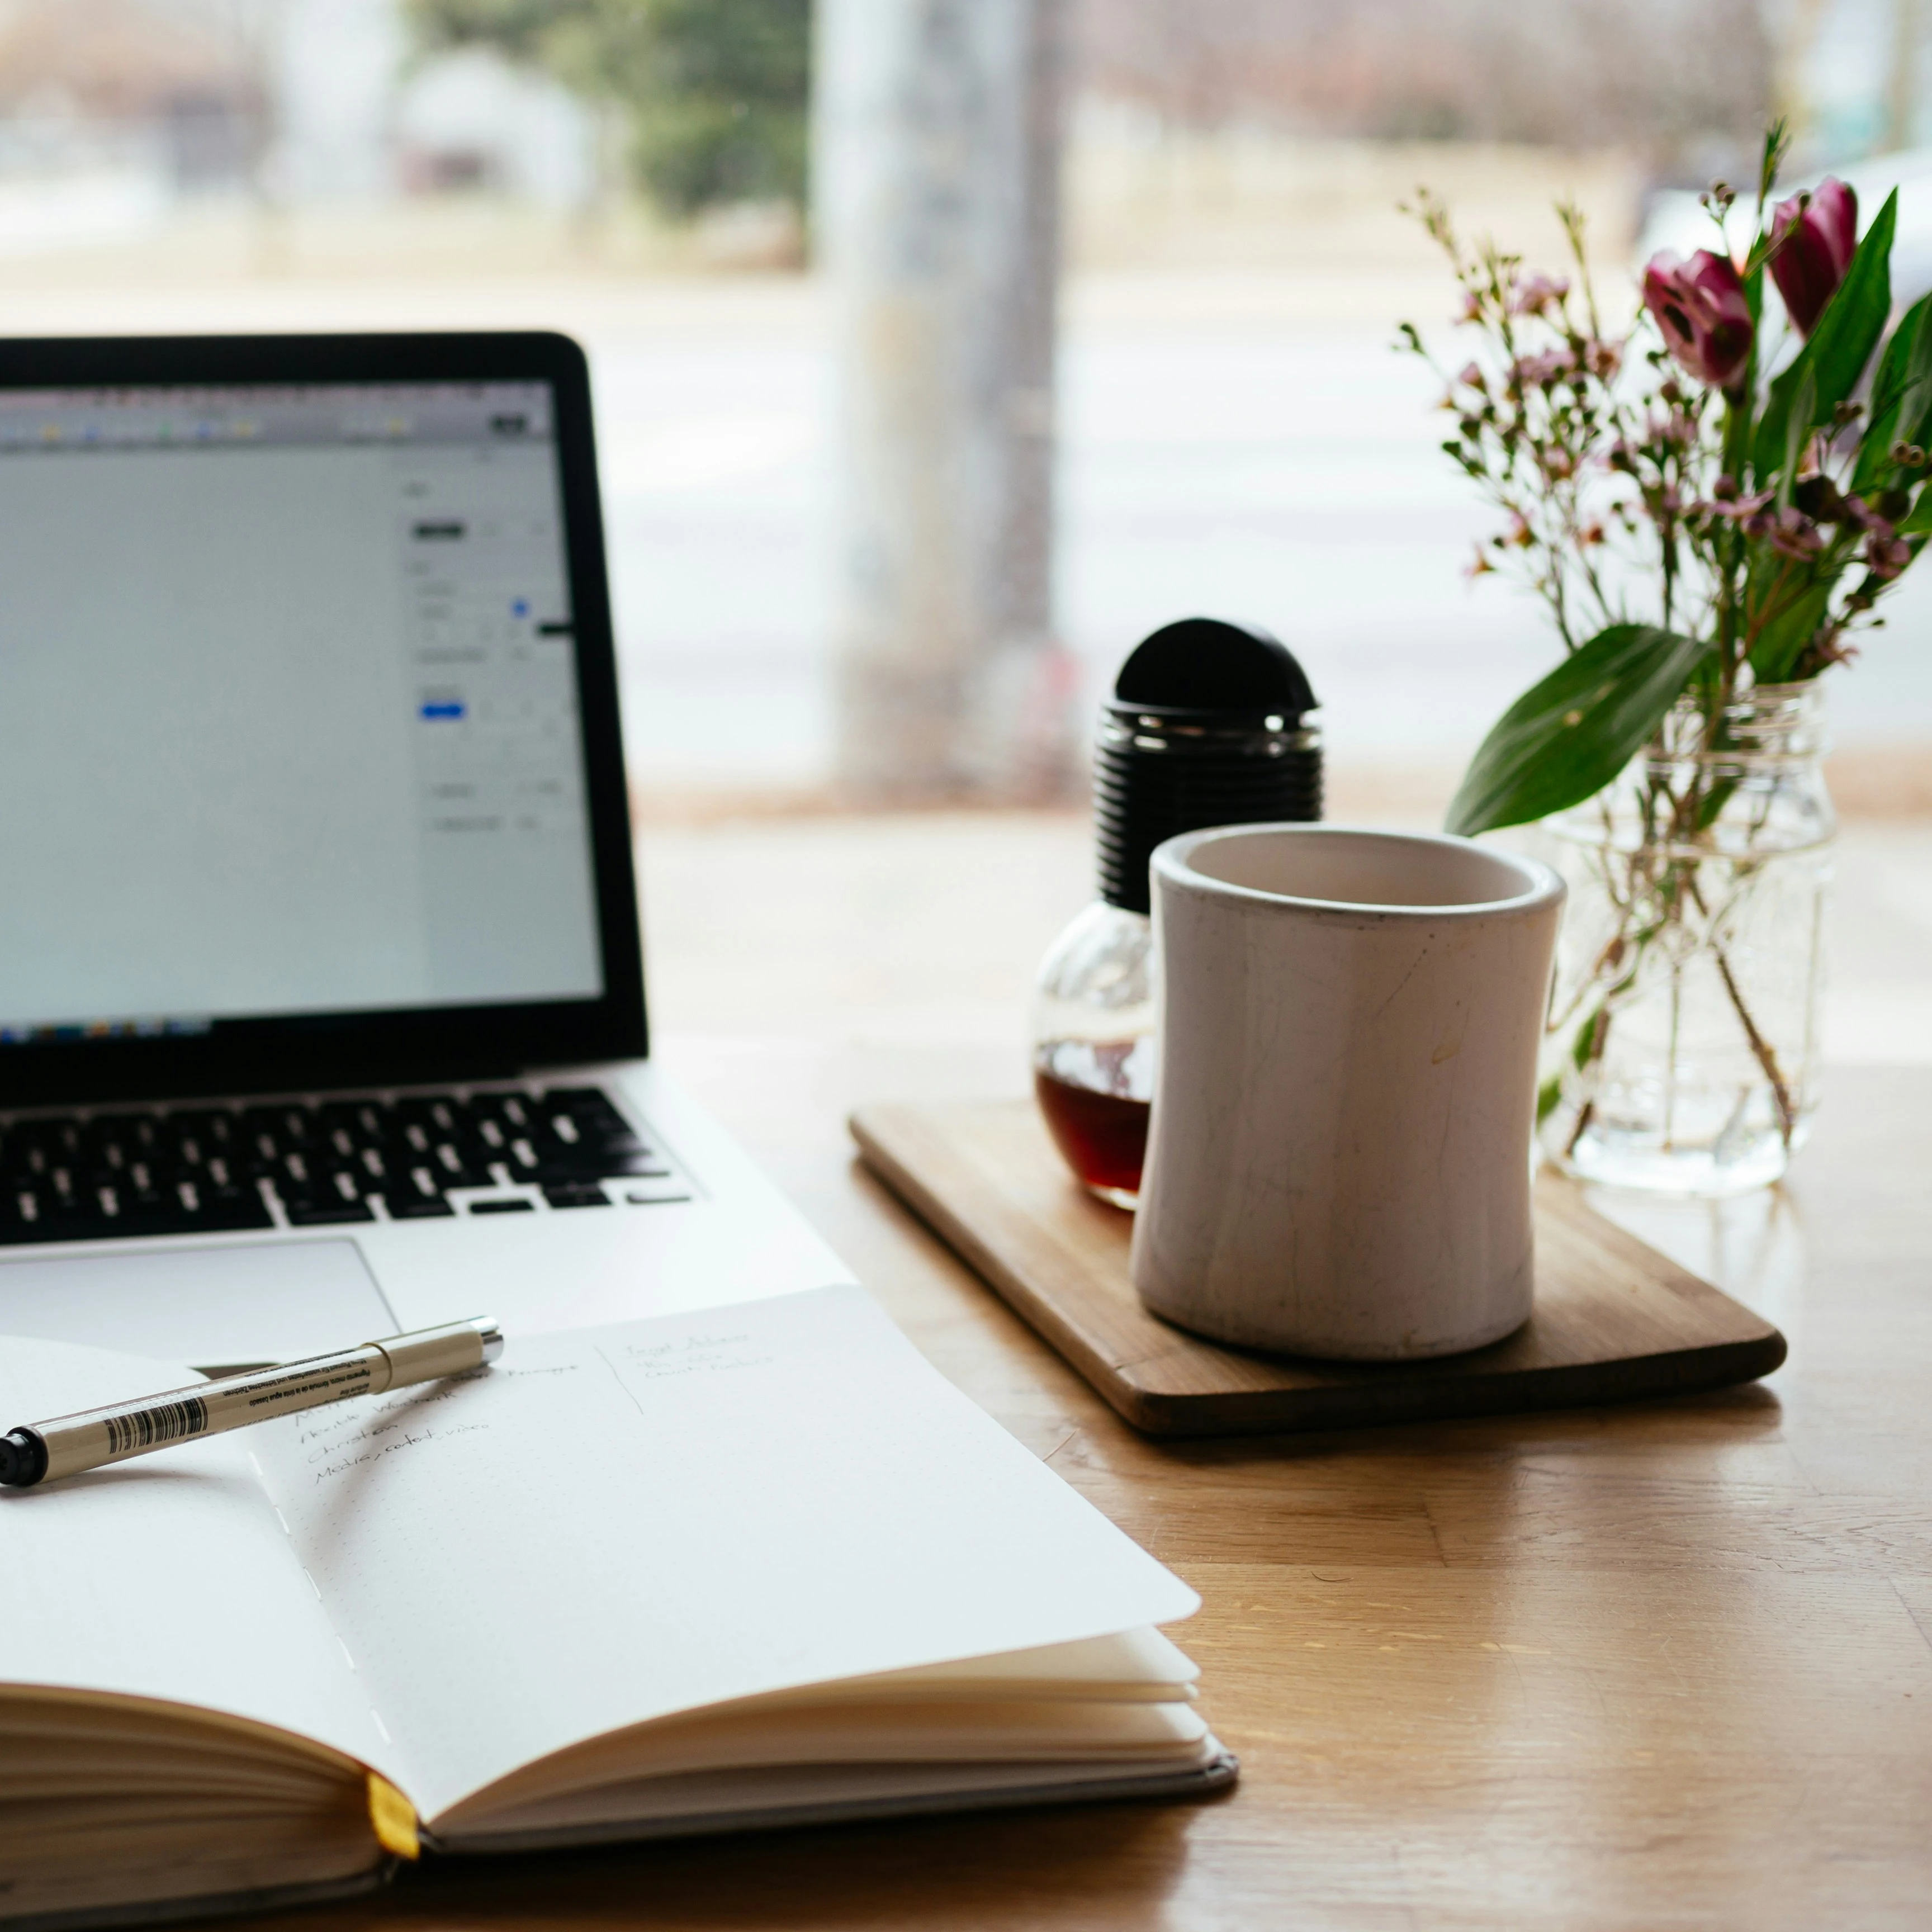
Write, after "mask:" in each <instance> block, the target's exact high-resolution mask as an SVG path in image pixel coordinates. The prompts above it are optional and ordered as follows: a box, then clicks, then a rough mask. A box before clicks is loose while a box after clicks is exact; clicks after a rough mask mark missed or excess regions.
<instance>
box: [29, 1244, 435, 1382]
mask: <svg viewBox="0 0 1932 1932" xmlns="http://www.w3.org/2000/svg"><path fill="white" fill-rule="evenodd" d="M395 1332H396V1319H395V1316H393V1315H392V1314H391V1313H390V1312H389V1304H388V1303H387V1302H386V1301H384V1300H383V1296H382V1292H381V1291H380V1289H378V1288H377V1286H376V1281H375V1277H374V1276H373V1275H371V1274H370V1272H369V1269H368V1264H367V1263H366V1262H364V1260H363V1259H362V1250H360V1249H359V1248H358V1247H356V1244H355V1243H354V1242H353V1241H286V1242H284V1241H277V1242H268V1241H264V1242H260V1243H256V1244H250V1243H243V1244H242V1245H240V1246H239V1247H219V1248H191V1247H169V1248H165V1249H162V1250H158V1251H157V1252H155V1253H150V1254H131V1255H130V1254H121V1255H77V1256H64V1257H62V1259H58V1260H55V1259H46V1260H44V1261H42V1260H33V1261H9V1262H0V1335H37V1336H40V1337H42V1338H43V1339H44V1340H49V1341H55V1342H81V1343H91V1344H92V1346H94V1347H95V1348H98V1349H121V1350H123V1351H124V1352H126V1353H127V1354H129V1355H157V1356H159V1357H160V1358H162V1359H163V1360H164V1361H170V1362H187V1363H189V1364H192V1365H193V1367H196V1368H199V1369H208V1368H217V1367H229V1366H231V1365H233V1364H238V1363H242V1362H287V1361H296V1360H298V1359H299V1358H301V1357H302V1356H304V1355H326V1354H327V1353H329V1352H330V1351H331V1350H332V1349H353V1347H355V1346H356V1343H359V1342H366V1341H368V1340H370V1339H371V1337H376V1336H382V1335H393V1334H395Z"/></svg>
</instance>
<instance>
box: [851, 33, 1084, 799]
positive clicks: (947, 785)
mask: <svg viewBox="0 0 1932 1932" xmlns="http://www.w3.org/2000/svg"><path fill="white" fill-rule="evenodd" d="M817 20H818V29H817V31H818V35H819V38H818V46H817V60H816V62H815V71H816V76H817V80H816V86H817V99H816V101H815V103H814V142H815V150H814V191H813V203H814V224H815V233H814V243H815V247H816V251H817V257H818V260H819V261H820V263H821V264H822V265H823V268H824V269H825V271H826V272H827V273H828V275H829V277H830V279H831V281H832V286H833V290H834V299H835V304H836V308H837V327H838V341H839V345H840V353H841V401H840V410H839V418H838V434H839V451H840V458H841V469H842V478H841V502H840V508H839V551H838V598H837V605H836V610H837V619H836V621H837V622H838V635H837V639H836V650H837V659H836V663H837V676H838V775H839V777H840V779H841V781H842V782H843V783H844V784H845V785H847V787H850V788H851V789H853V790H856V791H859V792H861V793H865V794H868V795H871V796H877V797H901V798H916V797H919V796H926V797H938V796H959V795H962V794H980V795H983V796H994V797H1007V798H1013V797H1025V796H1040V795H1042V794H1044V793H1051V792H1052V791H1055V790H1058V789H1059V788H1061V787H1062V786H1063V785H1064V782H1065V778H1066V775H1067V769H1068V766H1069V761H1070V747H1071V744H1072V742H1073V739H1072V733H1071V728H1070V727H1071V722H1072V712H1073V696H1074V693H1075V689H1076V677H1075V676H1074V672H1073V664H1072V661H1071V659H1070V658H1069V657H1068V655H1067V653H1066V652H1064V650H1062V649H1061V648H1060V646H1059V645H1058V642H1057V640H1056V639H1055V634H1054V625H1053V589H1052V574H1053V569H1052V553H1053V390H1054V376H1053V365H1054V338H1055V288H1056V284H1057V281H1058V270H1059V254H1060V155H1061V145H1062V122H1063V118H1064V101H1065V86H1064V66H1065V28H1064V0H819V5H818V8H817Z"/></svg>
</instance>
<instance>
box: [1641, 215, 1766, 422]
mask: <svg viewBox="0 0 1932 1932" xmlns="http://www.w3.org/2000/svg"><path fill="white" fill-rule="evenodd" d="M1643 301H1644V306H1645V307H1646V308H1648V309H1649V311H1650V312H1651V314H1652V315H1653V316H1655V317H1656V319H1657V326H1658V328H1659V329H1661V330H1662V331H1663V332H1664V347H1666V348H1667V349H1668V350H1670V353H1671V354H1672V355H1673V356H1675V357H1676V359H1677V361H1678V362H1679V363H1680V364H1681V365H1682V366H1683V368H1685V370H1687V371H1688V372H1689V373H1690V374H1691V375H1693V376H1694V377H1697V380H1698V381H1699V382H1700V383H1709V384H1710V385H1711V386H1712V388H1713V389H1727V388H1729V387H1730V385H1731V384H1732V383H1734V382H1736V380H1737V379H1738V377H1739V376H1740V375H1741V374H1743V372H1744V366H1745V363H1746V362H1748V360H1749V359H1750V357H1751V341H1752V330H1751V308H1750V305H1748V303H1747V302H1745V285H1744V284H1743V282H1742V281H1741V280H1740V279H1739V275H1738V272H1737V269H1736V266H1735V265H1734V264H1733V263H1730V262H1729V261H1727V260H1725V258H1724V257H1723V256H1722V255H1714V254H1712V253H1711V251H1710V250H1709V249H1708V248H1700V249H1699V250H1698V251H1697V254H1694V255H1693V256H1692V257H1691V259H1690V260H1689V261H1688V262H1686V261H1683V260H1680V259H1679V257H1677V256H1676V254H1673V252H1672V251H1670V249H1668V248H1667V249H1665V250H1664V252H1663V253H1662V254H1659V255H1654V256H1652V258H1651V262H1650V266H1649V268H1647V269H1645V270H1644V272H1643Z"/></svg>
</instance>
